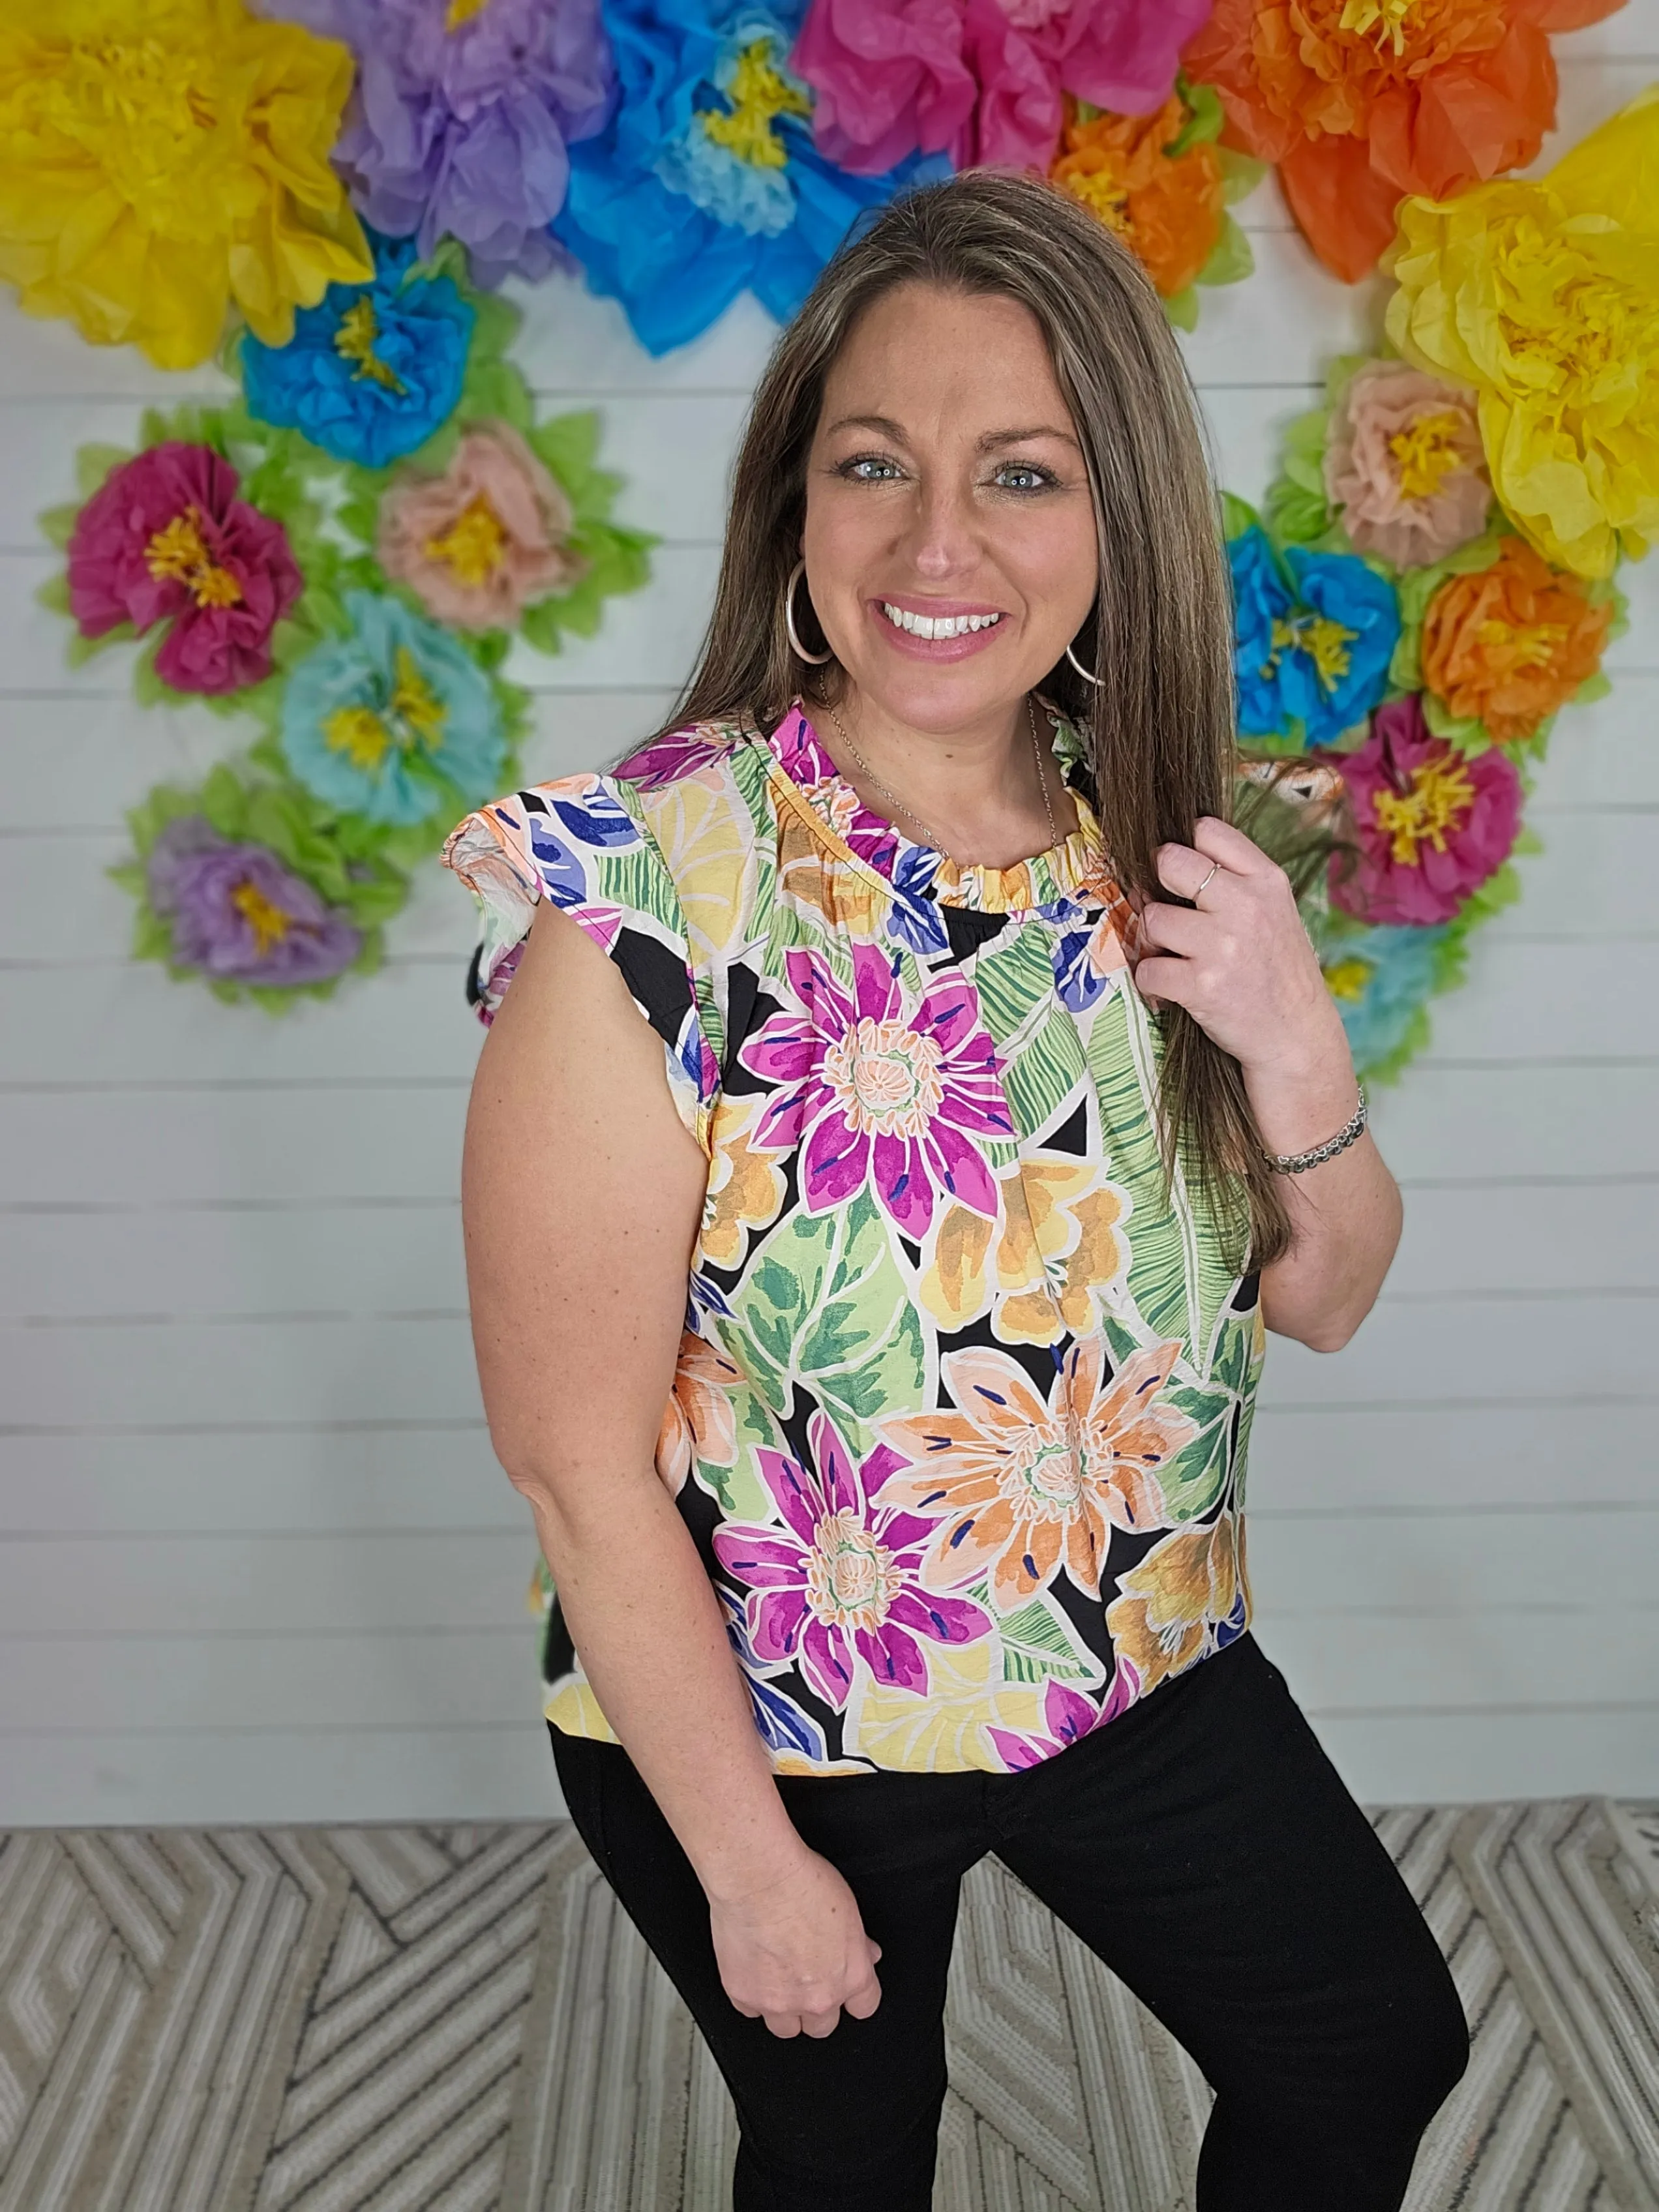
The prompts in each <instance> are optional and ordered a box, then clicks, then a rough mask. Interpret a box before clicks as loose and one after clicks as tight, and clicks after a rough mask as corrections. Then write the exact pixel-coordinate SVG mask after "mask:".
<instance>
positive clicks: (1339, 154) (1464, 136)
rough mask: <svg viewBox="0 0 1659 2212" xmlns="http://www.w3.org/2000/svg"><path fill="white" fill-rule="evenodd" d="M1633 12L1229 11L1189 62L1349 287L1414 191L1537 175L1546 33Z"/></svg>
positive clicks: (1392, 1)
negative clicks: (1530, 167)
mask: <svg viewBox="0 0 1659 2212" xmlns="http://www.w3.org/2000/svg"><path fill="white" fill-rule="evenodd" d="M1618 5H1620V0H1216V7H1215V11H1214V13H1213V15H1212V16H1211V18H1210V20H1209V21H1208V22H1207V23H1206V25H1205V26H1204V27H1203V29H1202V30H1201V31H1200V32H1199V33H1198V35H1197V36H1196V37H1195V38H1194V39H1192V40H1189V41H1188V45H1187V46H1186V49H1185V51H1184V52H1183V54H1182V66H1183V68H1184V69H1185V70H1186V72H1187V75H1188V76H1189V77H1191V78H1193V79H1194V80H1195V81H1198V82H1204V83H1208V84H1212V85H1213V86H1214V87H1215V88H1216V90H1217V91H1218V93H1219V94H1220V95H1221V99H1222V101H1223V104H1224V105H1225V107H1226V110H1227V116H1228V123H1229V133H1228V137H1229V143H1231V144H1233V145H1236V146H1237V147H1239V148H1241V149H1243V151H1244V152H1246V153H1249V154H1254V155H1257V156H1258V157H1259V158H1260V159H1261V160H1262V161H1275V162H1277V163H1278V165H1279V178H1280V180H1281V182H1282V183H1283V185H1284V187H1285V197H1286V199H1287V200H1288V201H1289V202H1290V204H1291V212H1292V213H1293V214H1294V216H1296V219H1297V222H1298V223H1299V224H1300V225H1301V227H1302V230H1303V233H1304V236H1305V237H1306V238H1307V240H1308V243H1309V244H1310V246H1312V247H1313V250H1314V252H1316V254H1317V255H1318V256H1319V258H1320V259H1321V260H1322V262H1323V263H1324V264H1325V266H1326V267H1327V268H1328V269H1329V270H1333V271H1334V273H1335V274H1336V275H1337V276H1341V277H1345V278H1346V279H1347V281H1348V282H1349V283H1354V282H1357V281H1358V278H1360V277H1361V276H1364V275H1365V274H1366V273H1367V271H1368V270H1370V269H1371V268H1372V267H1373V266H1374V265H1375V264H1376V258H1377V256H1378V255H1379V254H1380V253H1381V252H1383V248H1384V247H1385V246H1387V245H1388V244H1389V241H1390V240H1391V239H1392V238H1393V236H1394V210H1395V202H1396V201H1397V200H1398V199H1399V197H1400V196H1401V193H1402V192H1417V193H1422V194H1425V195H1426V196H1427V197H1430V198H1432V199H1446V198H1449V197H1450V196H1451V195H1452V194H1453V193H1455V192H1462V191H1466V190H1467V189H1468V186H1469V185H1474V184H1478V183H1479V182H1480V180H1481V179H1485V178H1488V177H1494V176H1496V175H1498V173H1499V172H1500V171H1502V170H1504V169H1514V168H1520V167H1524V166H1525V165H1526V164H1527V163H1528V161H1531V160H1532V158H1533V156H1534V155H1535V154H1536V153H1537V151H1538V149H1539V146H1540V144H1541V143H1542V140H1543V135H1544V133H1545V131H1547V130H1548V129H1549V128H1550V126H1551V125H1552V124H1553V122H1554V120H1555V91H1556V76H1555V63H1554V60H1553V57H1552V55H1551V52H1550V46H1549V39H1548V36H1547V34H1548V33H1550V32H1551V31H1564V30H1570V29H1573V28H1576V27H1577V26H1578V25H1580V24H1582V23H1591V22H1595V21H1597V20H1598V18H1600V17H1601V16H1602V15H1610V14H1611V13H1612V11H1613V9H1614V8H1615V7H1617V6H1618Z"/></svg>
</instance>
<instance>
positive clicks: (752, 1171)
mask: <svg viewBox="0 0 1659 2212" xmlns="http://www.w3.org/2000/svg"><path fill="white" fill-rule="evenodd" d="M761 1104H762V1102H761V1101H760V1100H758V1099H743V1100H738V1099H722V1101H721V1102H720V1105H719V1106H717V1107H716V1109H715V1110H714V1133H713V1139H712V1143H711V1147H710V1155H709V1163H708V1191H707V1194H705V1196H704V1199H703V1209H702V1238H701V1242H700V1245H699V1249H700V1251H701V1253H702V1257H703V1258H704V1259H705V1260H706V1261H708V1262H709V1263H710V1264H711V1265H712V1266H714V1267H736V1266H737V1265H738V1261H740V1260H741V1259H742V1257H743V1249H744V1230H745V1229H764V1228H766V1227H767V1226H768V1225H769V1223H771V1222H774V1221H775V1220H776V1219H777V1218H778V1214H779V1212H781V1209H782V1206H783V1194H784V1180H783V1171H782V1170H781V1168H780V1167H779V1165H778V1163H777V1154H776V1153H775V1152H751V1151H750V1139H752V1137H753V1136H754V1133H755V1124H756V1122H757V1121H758V1120H759V1118H760V1109H761Z"/></svg>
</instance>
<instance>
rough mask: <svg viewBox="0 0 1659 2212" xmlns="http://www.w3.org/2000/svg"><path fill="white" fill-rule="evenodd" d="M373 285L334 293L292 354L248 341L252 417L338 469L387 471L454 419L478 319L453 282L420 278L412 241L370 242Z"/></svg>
mask: <svg viewBox="0 0 1659 2212" xmlns="http://www.w3.org/2000/svg"><path fill="white" fill-rule="evenodd" d="M370 237H371V239H372V240H373V242H374V283H372V284H331V285H330V286H329V288H328V290H327V291H326V292H325V294H324V295H323V298H322V300H321V301H319V304H318V305H317V306H316V307H301V309H300V310H299V311H298V313H296V314H295V318H294V336H293V337H292V338H291V339H290V340H289V343H288V344H287V345H285V346H268V345H262V344H261V343H259V341H258V338H256V337H254V336H253V335H252V331H249V332H248V333H247V334H246V336H245V337H243V340H242V383H243V386H244V388H245V389H246V393H247V404H248V409H249V411H250V413H252V414H254V415H257V416H258V417H259V419H260V420H261V422H275V423H276V424H277V425H278V426H279V427H280V428H283V429H292V430H301V431H303V432H304V433H305V435H306V436H307V438H309V439H310V440H311V441H312V443H313V445H314V446H320V447H322V449H323V451H324V452H325V453H332V454H333V456H334V458H335V459H337V460H341V461H355V462H356V463H357V464H359V465H360V466H362V467H363V468H370V469H380V468H385V467H386V464H387V463H388V462H390V461H395V460H397V459H398V458H399V457H400V456H401V455H402V454H404V453H413V452H414V450H415V448H416V447H417V446H423V445H424V444H425V443H426V441H427V440H428V438H429V437H430V436H431V435H432V433H433V432H434V431H435V429H436V428H438V426H439V424H440V423H441V422H445V421H446V420H447V418H448V416H450V415H451V414H452V413H453V411H454V407H455V403H456V401H457V400H458V399H459V398H460V396H461V382H462V379H463V378H464V377H465V374H466V355H467V348H468V345H469V344H470V343H471V337H472V319H473V317H472V309H471V307H470V306H469V305H468V304H467V302H466V301H465V300H464V299H463V298H462V296H461V295H460V293H459V291H458V290H457V289H456V287H455V285H454V284H453V282H452V281H451V280H450V278H448V277H447V276H411V275H410V270H412V269H413V267H414V264H415V244H414V240H412V239H400V240H393V239H386V238H380V237H376V236H375V235H374V233H373V232H371V233H370Z"/></svg>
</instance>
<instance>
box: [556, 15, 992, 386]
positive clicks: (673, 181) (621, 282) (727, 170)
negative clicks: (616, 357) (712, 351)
mask: <svg viewBox="0 0 1659 2212" xmlns="http://www.w3.org/2000/svg"><path fill="white" fill-rule="evenodd" d="M803 12H804V0H775V4H774V5H773V6H771V7H753V6H747V7H745V6H740V7H738V9H736V10H732V9H730V8H728V7H722V6H720V5H719V4H717V0H609V4H607V6H606V8H605V28H606V29H607V31H608V32H609V33H610V34H611V46H612V49H613V52H614V54H615V58H616V64H617V79H618V83H619V86H620V91H621V97H620V99H619V100H618V103H617V110H616V112H615V114H614V115H613V117H612V118H611V121H610V122H609V124H608V125H606V127H605V130H604V131H602V132H601V133H600V134H599V136H598V137H594V138H589V139H586V140H585V141H584V142H583V143H581V144H580V145H573V146H572V147H571V149H570V189H569V191H568V195H567V197H566V200H565V204H564V205H563V207H562V209H561V210H559V213H558V214H557V215H556V216H555V218H554V220H553V222H552V225H551V228H552V231H553V234H554V236H555V237H556V238H557V239H559V240H561V241H562V243H563V244H564V245H566V246H568V247H569V248H570V250H571V252H573V253H574V254H575V255H576V257H577V258H578V259H579V260H580V262H581V264H582V265H583V267H584V268H585V270H586V273H587V281H588V284H589V286H590V288H591V289H592V290H593V291H595V292H598V293H599V294H601V295H603V296H605V297H606V298H610V299H616V300H620V301H621V302H622V304H623V308H624V309H625V310H626V312H627V314H628V318H629V321H630V322H631V323H632V325H633V326H634V331H635V336H636V337H638V338H639V340H640V342H641V344H642V345H644V346H646V347H647V349H649V350H650V351H651V352H652V353H656V354H661V353H666V352H667V351H668V349H670V348H671V346H677V345H684V343H686V341H687V340H688V339H690V338H694V337H696V336H697V334H698V332H699V331H704V330H706V329H707V328H708V325H709V324H710V323H712V322H714V320H715V319H717V318H718V317H719V316H720V314H722V313H724V312H725V310H726V307H729V306H730V305H731V303H732V301H733V300H734V299H735V298H736V297H737V295H738V293H739V292H741V291H743V290H744V289H748V290H750V291H752V292H753V293H754V294H755V295H756V296H757V298H758V299H759V301H760V302H761V304H762V305H763V307H765V308H767V310H768V311H769V313H771V314H773V315H775V317H776V318H777V319H778V320H779V321H780V322H787V320H788V319H789V317H790V316H791V315H793V313H794V312H795V310H796V308H797V307H799V305H800V303H801V301H803V300H804V299H805V297H806V295H807V293H808V292H809V291H810V290H811V286H812V283H813V281H814V279H815V278H816V277H817V273H818V271H819V270H820V269H822V268H823V264H824V263H825V262H826V261H827V260H828V259H829V256H830V255H831V254H832V253H833V252H835V250H836V247H837V246H839V245H840V244H841V242H842V239H843V238H844V237H845V236H846V235H847V233H848V229H849V228H851V227H852V225H853V223H854V222H855V220H856V219H857V217H858V216H860V214H862V213H863V212H864V210H866V209H867V208H871V207H875V206H878V205H880V204H882V203H883V202H884V201H886V200H889V199H890V198H891V197H892V196H893V194H894V193H895V192H896V191H897V190H898V189H899V188H900V187H901V186H902V185H906V184H908V183H910V182H912V181H915V180H918V179H922V178H924V177H926V178H932V177H936V176H945V175H948V174H949V173H950V171H949V164H948V163H947V162H946V161H944V159H943V158H942V157H935V158H933V159H931V160H928V161H917V160H916V159H915V158H914V157H912V158H910V159H908V160H907V161H903V162H902V163H901V164H900V165H899V167H897V168H895V169H890V170H889V171H887V172H886V173H885V174H884V175H882V176H878V177H853V176H848V174H847V173H845V172H844V171H842V170H841V169H838V168H837V167H836V166H835V164H834V163H833V162H831V161H826V160H825V158H824V157H823V155H821V154H820V153H819V152H818V150H817V147H816V146H815V145H814V144H813V143H812V134H811V112H812V101H813V94H812V91H811V87H810V86H808V85H806V84H805V83H804V82H802V81H801V80H800V79H799V77H797V76H794V75H793V72H792V71H791V70H790V69H789V68H788V66H787V56H788V53H789V49H790V46H792V44H793V41H794V38H795V34H796V33H797V31H798V30H799V27H800V21H801V16H802V14H803Z"/></svg>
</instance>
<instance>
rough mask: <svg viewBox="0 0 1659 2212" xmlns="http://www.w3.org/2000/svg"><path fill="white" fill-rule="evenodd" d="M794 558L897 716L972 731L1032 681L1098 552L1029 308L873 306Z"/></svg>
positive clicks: (1081, 607) (827, 628)
mask: <svg viewBox="0 0 1659 2212" xmlns="http://www.w3.org/2000/svg"><path fill="white" fill-rule="evenodd" d="M802 550H803V552H804V553H805V556H806V579H807V584H808V587H809V588H810V591H811V599H812V605H813V606H814V607H815V608H816V610H817V616H818V620H819V622H820V623H821V624H822V625H823V634H824V636H825V638H826V639H827V640H828V641H829V643H830V644H831V645H832V646H833V647H835V650H836V658H837V659H839V660H840V662H841V664H842V667H843V668H844V669H845V670H846V671H847V672H848V676H849V677H850V678H851V679H852V681H853V683H854V684H855V685H856V686H857V687H858V689H859V690H860V692H862V693H863V694H864V695H865V696H866V698H867V699H868V700H869V702H871V703H872V705H874V706H876V707H878V708H882V709H884V711H885V712H886V713H887V714H890V716H892V717H893V718H894V720H896V721H898V722H900V723H902V724H903V725H905V726H908V727H909V728H911V729H918V730H928V731H933V732H939V733H940V734H945V733H948V732H952V731H956V730H961V729H964V728H967V727H969V726H973V725H974V724H975V723H980V722H983V721H985V720H987V719H995V718H998V717H1000V715H1001V714H1005V713H1006V712H1007V711H1008V710H1010V709H1011V708H1013V707H1014V706H1015V705H1016V703H1017V702H1018V700H1019V698H1020V697H1021V696H1022V694H1024V692H1026V691H1028V690H1030V689H1031V687H1032V685H1034V684H1037V683H1039V682H1041V680H1042V678H1043V677H1045V676H1046V675H1047V674H1048V671H1049V670H1050V669H1051V668H1052V667H1053V666H1054V663H1055V662H1056V661H1057V660H1058V659H1060V655H1061V654H1062V653H1064V652H1065V650H1066V646H1067V644H1068V643H1069V642H1070V641H1071V640H1072V639H1073V637H1074V636H1075V635H1077V633H1078V631H1079V629H1080V628H1081V627H1082V624H1083V623H1084V621H1085V618H1086V617H1087V615H1088V612H1089V609H1090V607H1091V604H1092V603H1093V600H1094V596H1095V581H1096V575H1097V559H1098V556H1097V547H1096V538H1095V520H1094V508H1093V502H1092V501H1091V495H1090V491H1089V480H1088V476H1087V473H1086V471H1085V467H1084V461H1083V453H1082V448H1081V447H1079V444H1078V441H1077V435H1076V433H1075V431H1074V429H1073V425H1072V419H1071V416H1070V414H1069V412H1068V411H1067V409H1066V402H1065V400H1064V399H1063V398H1061V396H1060V386H1059V385H1058V384H1057V383H1056V381H1055V380H1054V368H1053V367H1052V365H1051V363H1050V362H1049V359H1048V348H1047V346H1046V345H1045V344H1044V343H1043V339H1042V331H1041V330H1040V329H1039V328H1038V325H1037V323H1036V318H1035V317H1034V316H1033V315H1032V314H1031V313H1030V309H1029V308H1026V307H1022V306H1021V305H1020V304H1019V302H1018V301H1015V300H1009V299H1005V298H999V297H994V296H993V297H982V296H981V297H974V296H964V295H961V294H958V293H956V292H950V291H945V290H943V289H939V287H937V286H935V285H932V284H921V283H908V284H902V285H900V286H897V287H896V289H893V290H892V291H890V292H888V293H885V294H884V295H883V296H882V297H881V298H880V299H878V301H875V302H874V304H873V305H872V306H871V307H868V308H867V309H866V311H865V313H864V314H863V315H862V316H861V317H860V319H859V320H858V322H857V323H856V324H855V325H854V328H853V331H852V332H851V335H850V336H849V337H848V340H847V342H846V343H845V344H844V345H843V346H842V350H841V353H840V355H839V356H838V357H837V359H836V362H835V364H834V366H833V367H832V368H831V369H830V372H829V379H828V380H827V382H826V385H825V387H824V396H823V411H822V413H821V414H820V416H819V418H818V425H817V432H816V434H815V435H814V437H813V441H812V448H811V454H810V456H809V458H808V462H807V472H806V523H805V531H804V532H803V534H802ZM964 618H966V619H964ZM973 623H976V624H977V626H970V624H973ZM918 624H920V625H921V627H920V628H918V627H916V625H918Z"/></svg>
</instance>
